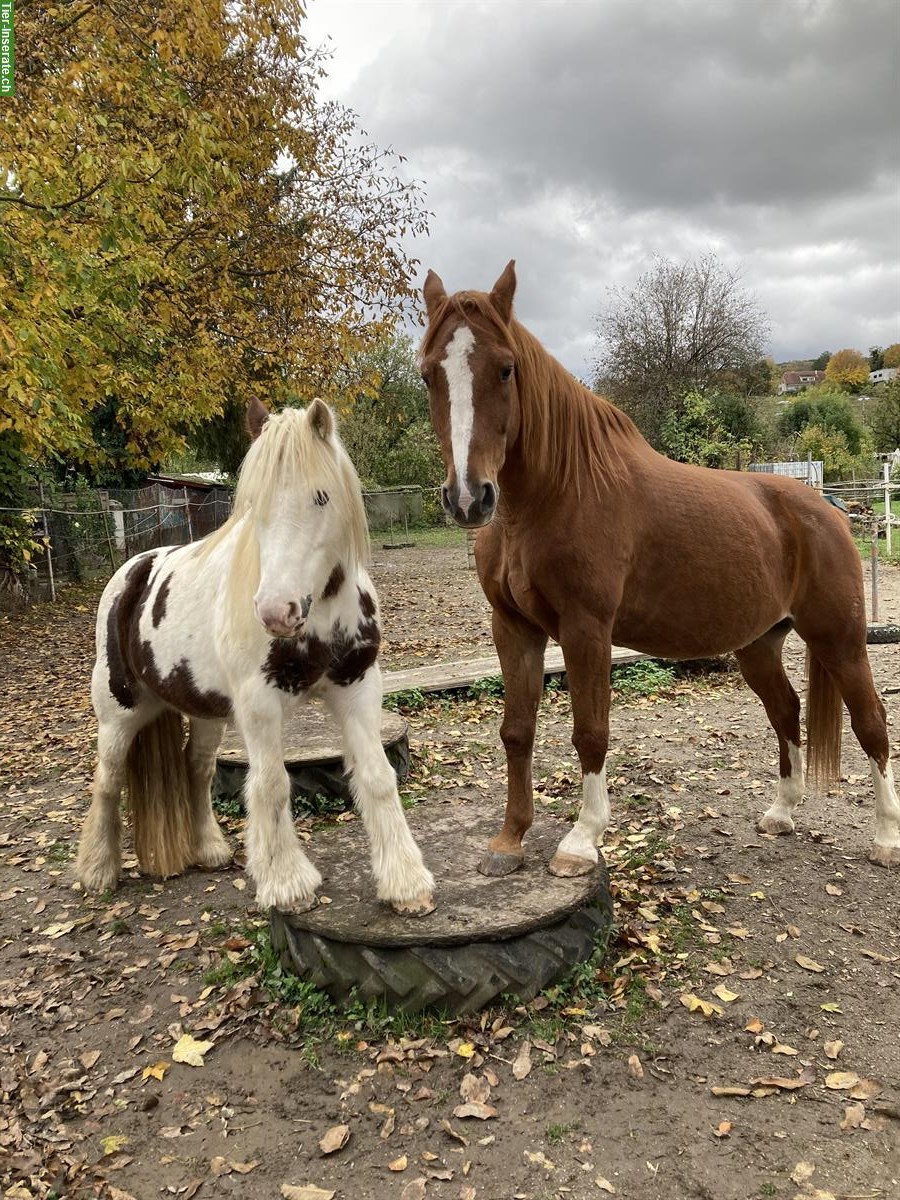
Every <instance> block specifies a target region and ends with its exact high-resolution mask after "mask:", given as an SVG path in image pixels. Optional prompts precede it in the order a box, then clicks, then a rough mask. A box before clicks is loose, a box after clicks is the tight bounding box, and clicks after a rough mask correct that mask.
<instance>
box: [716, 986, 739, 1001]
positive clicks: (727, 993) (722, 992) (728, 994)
mask: <svg viewBox="0 0 900 1200" xmlns="http://www.w3.org/2000/svg"><path fill="white" fill-rule="evenodd" d="M713 995H714V996H718V997H719V999H720V1000H721V1001H722V1003H723V1004H733V1003H734V1001H735V1000H740V995H739V993H738V992H732V991H731V990H730V988H727V987H726V986H725V984H724V983H720V984H719V985H718V986H717V987H714V988H713Z"/></svg>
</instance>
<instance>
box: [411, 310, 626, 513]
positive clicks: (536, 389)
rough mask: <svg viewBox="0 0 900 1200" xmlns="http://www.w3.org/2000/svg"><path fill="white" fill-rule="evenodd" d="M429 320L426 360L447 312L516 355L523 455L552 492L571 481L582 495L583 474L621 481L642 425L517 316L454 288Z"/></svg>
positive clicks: (600, 481)
mask: <svg viewBox="0 0 900 1200" xmlns="http://www.w3.org/2000/svg"><path fill="white" fill-rule="evenodd" d="M429 317H430V323H429V326H428V329H427V331H426V333H425V338H424V340H423V342H422V348H421V357H422V358H423V359H424V358H426V357H427V356H428V354H429V353H431V352H432V351H433V350H434V349H435V345H436V343H437V341H438V335H439V334H440V332H441V329H442V328H443V326H444V324H445V322H446V321H447V320H448V318H450V317H456V318H458V319H459V320H461V321H464V322H465V323H466V324H467V325H469V326H470V327H471V329H472V331H473V333H475V335H476V337H477V336H478V335H479V334H485V333H487V334H488V335H489V336H491V335H492V336H493V337H495V338H496V339H497V340H498V341H499V342H500V343H501V345H503V346H505V347H506V349H508V350H509V351H510V352H511V354H512V356H513V358H514V360H515V371H516V385H517V389H518V395H519V406H520V410H521V418H522V433H521V450H522V460H523V465H524V466H525V468H526V469H527V470H528V471H530V472H531V473H533V474H535V475H538V476H541V477H547V476H549V477H551V478H552V479H553V481H554V490H557V489H563V490H565V489H567V488H569V487H570V486H571V487H573V488H574V489H575V491H576V493H577V494H579V495H580V494H581V486H582V479H583V477H584V476H585V475H586V476H587V478H588V480H589V481H590V483H591V486H592V487H593V488H594V489H596V490H598V491H599V489H600V488H601V487H603V486H608V485H610V484H614V483H616V482H617V481H618V479H619V477H620V476H621V474H622V471H623V470H624V466H623V460H622V456H621V450H622V449H623V448H624V447H625V446H629V445H637V444H639V443H641V442H643V438H642V437H641V434H640V432H639V431H638V428H637V426H636V425H635V424H634V422H633V421H632V420H631V418H630V417H628V416H626V415H625V413H623V412H622V411H621V409H618V408H616V406H615V405H614V404H611V403H610V402H609V401H608V400H606V399H604V397H602V396H597V395H595V394H594V393H593V392H592V391H590V390H589V389H588V388H586V387H585V386H584V384H583V383H579V382H578V380H577V379H576V378H575V376H574V375H571V374H570V373H569V372H568V371H567V370H566V369H565V367H564V366H563V365H562V364H561V363H559V362H557V360H556V359H555V358H553V357H552V355H550V354H548V353H547V351H546V350H545V349H544V347H543V346H542V345H541V344H540V342H539V341H538V340H537V338H536V337H535V336H534V335H533V334H532V333H529V331H528V330H527V329H526V328H525V327H524V325H520V324H519V322H518V321H517V320H515V318H513V317H511V318H510V320H509V322H504V321H503V320H502V318H501V316H500V313H499V312H498V311H497V307H496V306H495V304H494V302H493V301H492V299H491V296H489V295H487V293H485V292H456V293H455V294H454V295H452V296H445V297H444V298H443V299H442V300H437V301H436V302H435V310H434V315H431V313H430V312H429Z"/></svg>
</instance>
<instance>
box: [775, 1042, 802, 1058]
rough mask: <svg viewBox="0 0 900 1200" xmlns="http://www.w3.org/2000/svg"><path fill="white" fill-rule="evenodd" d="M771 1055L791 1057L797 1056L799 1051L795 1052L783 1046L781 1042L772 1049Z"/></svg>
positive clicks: (792, 1048) (791, 1048)
mask: <svg viewBox="0 0 900 1200" xmlns="http://www.w3.org/2000/svg"><path fill="white" fill-rule="evenodd" d="M772 1053H773V1054H787V1055H790V1056H793V1055H794V1054H799V1053H800V1051H799V1050H795V1049H794V1047H793V1046H785V1045H784V1044H783V1043H782V1042H776V1043H775V1045H774V1046H773V1047H772Z"/></svg>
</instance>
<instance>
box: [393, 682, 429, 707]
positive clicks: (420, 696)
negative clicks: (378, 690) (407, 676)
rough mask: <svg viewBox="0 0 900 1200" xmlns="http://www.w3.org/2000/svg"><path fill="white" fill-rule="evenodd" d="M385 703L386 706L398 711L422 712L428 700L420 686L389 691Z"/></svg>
mask: <svg viewBox="0 0 900 1200" xmlns="http://www.w3.org/2000/svg"><path fill="white" fill-rule="evenodd" d="M384 703H385V707H386V708H390V709H396V710H397V711H398V712H421V710H422V709H423V708H424V707H425V706H426V704H427V703H428V700H427V698H426V696H425V693H424V692H423V691H420V689H419V688H407V689H406V690H405V691H402V692H389V693H388V694H387V695H386V696H385V698H384Z"/></svg>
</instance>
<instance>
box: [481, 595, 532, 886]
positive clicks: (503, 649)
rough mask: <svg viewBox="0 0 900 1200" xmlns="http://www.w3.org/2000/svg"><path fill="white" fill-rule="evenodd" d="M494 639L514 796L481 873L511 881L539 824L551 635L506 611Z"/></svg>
mask: <svg viewBox="0 0 900 1200" xmlns="http://www.w3.org/2000/svg"><path fill="white" fill-rule="evenodd" d="M493 633H494V644H495V645H496V647H497V654H498V656H499V658H500V668H501V670H502V672H503V690H504V710H503V724H502V725H501V726H500V737H501V738H502V740H503V745H504V747H505V749H506V766H507V776H508V782H507V789H508V790H507V800H506V815H505V817H504V819H503V828H502V829H501V830H500V832H499V833H498V834H497V836H496V837H493V838H491V840H490V841H489V842H488V849H487V853H486V854H485V856H484V858H483V859H482V860H481V862H480V863H479V866H478V869H479V871H480V872H481V873H482V875H508V874H509V873H510V872H511V871H515V870H516V869H517V868H518V867H520V866H521V865H522V863H523V861H524V858H525V852H524V851H523V849H522V838H523V837H524V836H525V834H526V833H527V832H528V830H529V829H530V828H531V823H532V821H533V820H534V798H533V796H532V790H531V751H532V748H533V747H534V730H535V725H536V723H537V711H538V705H539V704H540V702H541V693H542V692H543V689H544V650H545V649H546V646H547V635H546V634H545V633H544V632H543V630H541V629H539V628H538V627H537V626H536V625H532V624H531V622H530V621H526V620H525V619H524V618H523V617H520V616H518V615H516V614H513V613H511V612H509V611H508V610H505V609H500V608H495V609H494V612H493Z"/></svg>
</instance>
